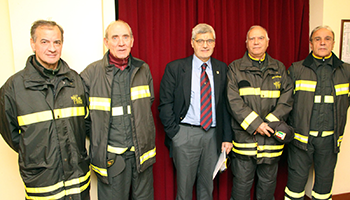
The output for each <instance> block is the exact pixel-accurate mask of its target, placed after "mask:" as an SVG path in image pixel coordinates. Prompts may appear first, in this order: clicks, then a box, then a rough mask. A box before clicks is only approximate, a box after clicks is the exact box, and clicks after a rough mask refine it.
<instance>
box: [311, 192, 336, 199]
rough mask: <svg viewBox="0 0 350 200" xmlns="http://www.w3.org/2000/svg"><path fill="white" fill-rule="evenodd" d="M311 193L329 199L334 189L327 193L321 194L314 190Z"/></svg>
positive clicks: (316, 196) (318, 197)
mask: <svg viewBox="0 0 350 200" xmlns="http://www.w3.org/2000/svg"><path fill="white" fill-rule="evenodd" d="M311 195H312V196H313V197H315V198H316V199H327V200H328V199H330V198H331V195H332V191H331V192H330V193H327V194H319V193H317V192H315V191H313V190H312V192H311Z"/></svg>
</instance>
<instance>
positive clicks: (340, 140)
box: [337, 135, 343, 147]
mask: <svg viewBox="0 0 350 200" xmlns="http://www.w3.org/2000/svg"><path fill="white" fill-rule="evenodd" d="M342 141H343V136H342V135H341V136H339V138H338V141H337V146H338V147H339V146H340V144H341V142H342Z"/></svg>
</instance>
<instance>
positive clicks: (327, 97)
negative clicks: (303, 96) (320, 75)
mask: <svg viewBox="0 0 350 200" xmlns="http://www.w3.org/2000/svg"><path fill="white" fill-rule="evenodd" d="M324 102H325V103H334V98H333V96H331V95H325V96H324Z"/></svg>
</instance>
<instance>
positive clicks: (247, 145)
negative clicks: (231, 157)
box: [232, 140, 258, 148]
mask: <svg viewBox="0 0 350 200" xmlns="http://www.w3.org/2000/svg"><path fill="white" fill-rule="evenodd" d="M232 144H233V146H236V147H238V148H256V147H257V146H258V144H257V143H237V142H235V141H233V140H232Z"/></svg>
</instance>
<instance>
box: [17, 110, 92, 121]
mask: <svg viewBox="0 0 350 200" xmlns="http://www.w3.org/2000/svg"><path fill="white" fill-rule="evenodd" d="M53 113H54V117H55V119H59V118H68V117H77V116H85V108H84V107H70V108H62V109H55V110H54V111H53ZM17 120H18V124H19V126H25V125H29V124H34V123H39V122H44V121H49V120H53V114H52V111H51V110H46V111H41V112H36V113H31V114H27V115H22V116H18V117H17Z"/></svg>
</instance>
